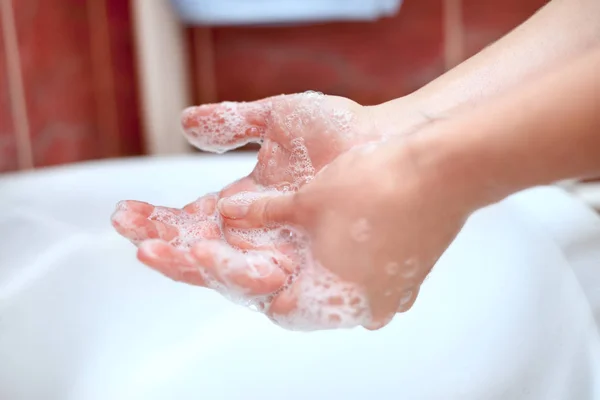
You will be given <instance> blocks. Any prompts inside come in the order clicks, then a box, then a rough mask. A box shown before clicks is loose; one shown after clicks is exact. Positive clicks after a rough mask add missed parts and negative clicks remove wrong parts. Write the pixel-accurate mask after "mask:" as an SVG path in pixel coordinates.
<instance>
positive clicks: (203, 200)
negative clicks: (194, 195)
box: [183, 193, 219, 215]
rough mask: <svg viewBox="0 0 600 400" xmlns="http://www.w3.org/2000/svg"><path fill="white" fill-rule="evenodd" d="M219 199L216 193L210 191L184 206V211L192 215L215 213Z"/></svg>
mask: <svg viewBox="0 0 600 400" xmlns="http://www.w3.org/2000/svg"><path fill="white" fill-rule="evenodd" d="M218 200H219V198H218V196H217V194H216V193H209V194H207V195H204V196H202V197H200V198H199V199H198V200H196V201H194V202H192V203H190V204H188V205H186V206H185V207H183V211H185V212H186V213H188V214H191V215H196V214H200V215H213V214H214V213H215V211H216V209H217V201H218Z"/></svg>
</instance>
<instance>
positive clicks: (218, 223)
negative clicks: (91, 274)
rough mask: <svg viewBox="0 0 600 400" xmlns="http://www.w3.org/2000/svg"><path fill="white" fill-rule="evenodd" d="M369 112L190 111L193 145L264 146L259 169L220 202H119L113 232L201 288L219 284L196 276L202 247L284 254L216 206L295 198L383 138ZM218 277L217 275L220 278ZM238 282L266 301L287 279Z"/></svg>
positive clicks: (233, 107) (271, 103) (297, 107)
mask: <svg viewBox="0 0 600 400" xmlns="http://www.w3.org/2000/svg"><path fill="white" fill-rule="evenodd" d="M363 110H364V109H363V108H362V107H361V106H360V105H358V104H356V103H354V102H352V101H351V100H348V99H346V98H342V97H330V96H322V95H319V94H315V93H307V94H298V95H291V96H279V97H274V98H269V99H265V100H261V101H258V102H253V103H221V104H217V105H209V106H201V107H192V108H190V109H187V110H185V111H184V113H183V116H182V125H183V128H184V132H185V134H186V137H187V138H188V140H189V141H190V143H191V144H193V145H195V146H196V147H198V148H200V149H203V150H209V151H216V152H224V151H227V150H230V149H233V148H236V147H239V146H242V145H244V144H246V143H249V142H262V146H261V150H260V151H259V153H258V162H257V164H256V167H255V168H254V170H253V171H252V173H251V174H250V175H249V176H247V177H245V178H242V179H241V180H239V181H236V182H234V183H233V184H231V185H229V186H227V187H226V188H224V189H223V190H222V191H221V192H220V193H219V194H208V195H205V196H204V197H201V198H200V199H198V200H196V201H194V202H192V203H190V204H188V205H187V206H185V207H183V208H182V209H175V208H168V207H161V206H153V205H151V204H148V203H143V202H138V201H124V202H121V203H120V204H119V206H118V207H117V211H116V212H115V214H114V215H113V218H112V222H113V225H114V227H115V228H116V230H117V231H118V232H119V233H120V234H121V235H123V236H125V237H126V238H128V239H129V240H131V241H132V242H133V243H134V244H136V245H138V246H139V247H140V248H139V250H138V258H139V259H140V260H141V261H142V262H144V263H146V264H147V265H149V266H151V267H153V268H154V269H157V270H159V271H160V272H162V273H163V274H165V275H167V276H169V277H171V278H172V279H175V280H180V281H184V282H187V283H192V284H197V285H207V283H209V282H207V281H212V280H214V279H215V277H214V276H209V275H211V274H210V273H208V272H206V271H203V270H201V269H199V268H197V261H198V260H196V259H194V257H193V256H191V255H190V249H191V248H192V247H193V246H194V245H196V244H198V243H201V242H204V241H207V240H215V239H221V238H224V239H226V240H227V242H228V243H229V244H230V245H232V246H234V248H236V249H239V250H242V251H244V252H247V251H249V250H257V249H259V250H264V249H269V248H272V247H277V248H278V249H279V250H285V249H284V248H283V247H285V241H282V242H281V243H278V241H277V238H273V240H272V241H269V242H268V243H256V242H253V241H251V240H248V237H249V236H248V235H245V234H244V232H243V231H240V230H239V229H237V230H236V229H230V228H229V227H228V226H227V223H226V221H223V220H222V219H221V216H220V214H219V213H218V211H217V209H216V204H217V201H218V200H219V198H222V197H230V196H234V195H238V197H239V198H241V199H243V198H244V197H247V196H248V195H252V193H260V192H264V191H265V190H273V189H274V190H278V191H287V190H297V189H298V188H299V187H301V186H302V185H304V184H305V183H306V182H308V181H309V180H310V179H312V177H313V176H314V174H315V173H317V172H318V171H320V170H321V169H322V168H323V167H324V166H325V165H327V164H328V163H330V162H331V161H332V160H334V159H335V158H336V157H337V156H338V155H340V154H341V153H343V152H345V151H347V150H348V149H350V148H352V147H353V146H356V145H359V144H362V143H365V142H367V141H370V140H373V139H374V138H375V137H377V133H376V132H375V130H374V129H372V128H371V127H370V126H369V124H368V123H367V120H368V119H367V118H365V117H364V116H363V115H364V112H363ZM309 156H310V157H309ZM210 261H211V260H209V263H210ZM287 268H288V269H289V268H293V266H288V267H287ZM284 270H285V269H284ZM275 272H277V271H275ZM213 273H214V274H217V275H218V271H213ZM235 278H236V279H237V281H236V282H237V284H238V285H240V286H246V289H247V290H248V291H249V292H250V293H256V294H266V293H270V292H272V291H273V290H276V289H277V288H279V287H280V286H281V285H282V284H283V282H284V280H285V279H286V274H281V273H273V274H271V275H270V276H267V277H264V276H263V277H261V279H252V278H249V277H248V276H246V275H244V274H242V273H239V274H238V275H236V276H235ZM216 279H217V280H219V277H217V278H216ZM221 280H222V279H221ZM234 280H235V279H234ZM228 283H231V282H228Z"/></svg>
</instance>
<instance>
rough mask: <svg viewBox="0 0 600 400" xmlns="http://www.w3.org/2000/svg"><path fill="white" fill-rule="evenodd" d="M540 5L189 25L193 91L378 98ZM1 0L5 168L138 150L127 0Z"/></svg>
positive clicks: (431, 7)
mask: <svg viewBox="0 0 600 400" xmlns="http://www.w3.org/2000/svg"><path fill="white" fill-rule="evenodd" d="M148 1H154V0H148ZM248 1H251V0H248ZM544 3H545V0H503V1H497V0H405V4H404V6H403V8H402V10H401V12H400V13H399V15H397V16H395V17H393V18H387V19H383V20H381V21H379V22H376V23H334V24H318V25H312V26H300V27H253V28H249V27H220V28H193V29H189V30H188V33H189V37H190V52H191V54H192V57H190V59H192V60H193V61H194V66H193V72H194V73H193V76H194V78H195V81H196V85H195V87H196V90H195V92H196V93H195V94H196V96H195V97H196V99H195V100H196V103H204V102H209V101H220V100H253V99H257V98H261V97H265V96H269V95H273V94H280V93H290V92H298V91H304V90H308V89H312V90H319V91H322V92H326V93H329V94H338V95H343V96H348V97H351V98H353V99H355V100H357V101H359V102H361V103H364V104H373V103H378V102H381V101H385V100H388V99H390V98H394V97H398V96H401V95H403V94H406V93H408V92H410V91H412V90H415V89H416V88H418V87H419V86H421V85H423V84H425V83H426V82H428V81H429V80H431V79H433V78H435V77H436V76H438V75H439V74H441V73H442V72H443V71H444V70H445V68H446V66H447V65H449V64H450V65H451V64H452V63H453V62H456V61H458V60H457V59H461V58H464V57H466V56H467V55H470V54H472V53H474V52H475V51H477V50H479V49H480V48H481V47H483V46H485V45H487V44H488V43H489V42H490V41H492V40H494V39H496V38H498V37H500V36H502V35H503V34H504V33H506V32H507V31H509V30H510V29H511V28H513V27H514V26H516V25H518V24H519V23H520V22H521V21H523V20H525V19H526V18H527V17H528V16H529V15H531V14H532V13H533V12H534V11H535V10H536V9H538V8H539V7H540V6H541V5H542V4H544ZM0 5H1V8H0V12H1V13H2V18H1V19H0V28H1V29H0V39H1V40H0V172H1V171H9V170H14V169H17V168H19V167H21V168H24V167H28V166H30V164H32V165H33V166H35V167H40V166H47V165H56V164H63V163H69V162H76V161H82V160H88V159H97V158H106V157H115V156H122V155H130V154H139V153H141V151H142V148H143V146H142V138H143V135H141V123H140V121H139V115H140V113H139V110H138V108H139V105H138V104H139V101H138V98H137V96H138V94H137V88H136V79H137V77H136V74H135V65H134V59H135V57H134V56H135V54H134V51H135V49H134V45H133V35H132V18H131V10H130V5H129V2H128V1H126V0H0ZM449 15H453V16H454V17H453V18H448V16H449ZM453 32H454V33H457V34H453ZM457 41H458V42H457ZM449 49H454V51H453V52H452V51H449ZM457 49H458V50H459V51H458V53H457V51H456V50H457ZM452 59H454V61H452ZM30 161H31V162H30Z"/></svg>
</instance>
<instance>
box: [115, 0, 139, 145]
mask: <svg viewBox="0 0 600 400" xmlns="http://www.w3.org/2000/svg"><path fill="white" fill-rule="evenodd" d="M130 3H131V2H130V1H123V0H106V7H107V16H108V26H109V30H110V32H109V34H110V49H111V53H110V61H111V65H109V66H107V68H109V69H110V70H111V73H112V75H113V79H114V87H115V92H114V100H113V101H114V104H115V105H116V110H117V124H118V138H119V140H120V141H121V143H120V146H119V147H120V150H121V155H136V154H141V153H142V149H143V146H142V140H143V138H142V127H141V123H142V122H141V116H140V104H139V99H138V81H137V75H136V64H135V51H136V49H135V42H134V38H133V20H132V15H131V8H130Z"/></svg>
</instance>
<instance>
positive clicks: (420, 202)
mask: <svg viewBox="0 0 600 400" xmlns="http://www.w3.org/2000/svg"><path fill="white" fill-rule="evenodd" d="M410 143H411V142H410V141H409V140H405V139H402V140H401V141H398V140H396V141H395V142H392V141H390V142H387V143H386V142H384V143H381V144H371V145H367V146H365V147H363V148H358V149H355V150H352V151H349V152H346V153H345V154H343V155H342V156H340V157H338V158H337V159H336V160H335V161H334V162H332V163H331V164H330V165H329V166H328V167H327V168H326V169H324V170H323V171H322V172H320V173H319V174H318V175H317V176H316V177H315V179H314V180H313V181H312V182H311V183H310V184H308V185H306V186H303V187H302V188H300V190H299V191H298V192H296V193H289V194H284V195H281V194H273V195H270V196H263V197H261V198H258V199H256V200H255V201H253V202H252V204H251V205H250V207H248V208H242V207H238V208H236V205H235V201H234V202H230V201H229V199H223V200H221V201H220V202H219V208H220V209H221V210H222V212H223V214H224V217H226V218H229V219H228V223H229V225H230V226H236V227H238V228H260V227H275V226H279V227H287V229H290V230H291V231H292V232H294V234H295V238H294V239H293V240H289V243H293V244H294V246H295V252H293V255H292V256H290V258H291V259H292V260H293V263H295V264H298V265H300V267H299V269H298V270H297V271H296V276H295V279H294V280H293V281H292V282H291V283H290V284H289V285H287V286H286V287H285V289H284V290H283V291H281V292H280V293H278V294H277V296H275V297H274V298H273V299H272V302H271V304H270V306H269V307H268V309H267V310H266V311H267V313H268V314H269V316H270V317H271V318H272V319H273V320H274V321H275V322H277V323H280V324H282V325H283V326H286V327H291V328H301V329H324V328H336V327H352V326H357V325H362V326H365V327H367V328H370V329H377V328H380V327H382V326H384V325H386V324H387V323H388V322H389V321H390V320H391V319H392V317H393V316H394V315H395V313H396V312H399V311H400V312H402V311H406V310H408V309H409V308H410V307H411V306H412V304H413V302H414V301H415V298H416V296H417V294H418V292H419V288H420V285H421V283H422V282H423V280H424V279H425V277H426V276H427V274H428V273H429V271H430V270H431V268H432V267H433V265H434V264H435V262H436V261H437V260H438V258H439V257H440V256H441V255H442V253H443V252H444V251H445V250H446V248H447V247H448V246H449V244H450V243H451V242H452V241H453V239H454V238H455V236H456V235H457V234H458V232H459V230H460V229H461V227H462V226H463V224H464V222H465V221H466V219H467V217H468V215H469V214H470V213H471V212H472V210H473V209H474V208H473V207H469V206H468V205H469V204H470V203H469V202H466V201H465V199H466V194H465V193H462V192H461V193H459V192H458V191H455V190H454V188H453V183H452V181H451V180H448V179H446V178H448V176H447V175H444V179H442V176H441V175H440V174H438V171H437V168H429V167H423V165H422V164H421V163H420V162H419V161H418V159H419V156H418V155H416V154H415V151H414V149H413V148H412V146H411V144H410ZM244 211H245V215H244V216H242V214H243V212H244ZM288 254H289V253H288Z"/></svg>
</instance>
